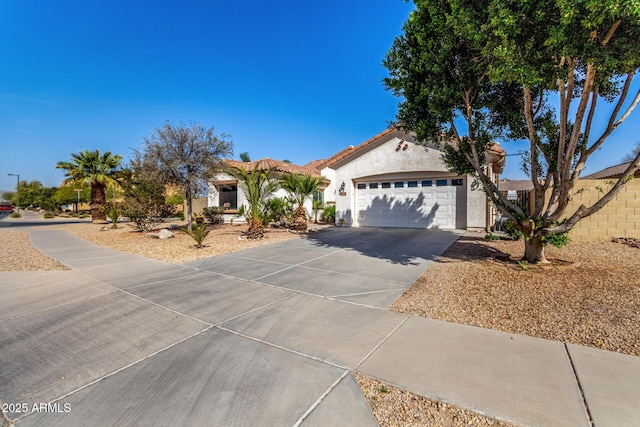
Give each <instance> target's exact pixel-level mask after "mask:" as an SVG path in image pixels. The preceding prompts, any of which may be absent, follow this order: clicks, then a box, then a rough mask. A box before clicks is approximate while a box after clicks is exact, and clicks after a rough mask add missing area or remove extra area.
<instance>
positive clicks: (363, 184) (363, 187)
mask: <svg viewBox="0 0 640 427" xmlns="http://www.w3.org/2000/svg"><path fill="white" fill-rule="evenodd" d="M365 188H367V184H365V183H362V182H361V183H358V190H364V189H365Z"/></svg>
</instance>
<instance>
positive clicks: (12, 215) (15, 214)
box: [9, 211, 22, 218]
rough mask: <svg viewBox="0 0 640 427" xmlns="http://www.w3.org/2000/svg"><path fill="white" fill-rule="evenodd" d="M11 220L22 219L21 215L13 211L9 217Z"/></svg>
mask: <svg viewBox="0 0 640 427" xmlns="http://www.w3.org/2000/svg"><path fill="white" fill-rule="evenodd" d="M9 216H10V217H11V218H22V214H21V213H20V212H18V211H15V212H13V213H11V215H9Z"/></svg>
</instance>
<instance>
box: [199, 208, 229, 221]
mask: <svg viewBox="0 0 640 427" xmlns="http://www.w3.org/2000/svg"><path fill="white" fill-rule="evenodd" d="M223 214H224V208H223V207H218V206H210V207H206V208H204V209H202V215H203V216H204V217H205V218H206V219H207V221H209V224H222V223H223V222H224V216H223Z"/></svg>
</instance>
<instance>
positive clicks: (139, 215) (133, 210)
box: [120, 170, 175, 231]
mask: <svg viewBox="0 0 640 427" xmlns="http://www.w3.org/2000/svg"><path fill="white" fill-rule="evenodd" d="M121 179H122V187H123V189H124V202H123V203H122V206H121V207H120V208H121V214H122V215H123V216H125V217H127V218H129V219H130V220H131V221H132V222H133V223H134V224H135V227H136V228H137V229H138V230H140V231H151V230H153V229H154V228H155V227H156V226H157V225H158V224H160V223H162V221H163V220H164V218H167V217H169V216H171V215H172V214H173V213H174V212H175V208H174V207H173V206H167V205H166V204H165V186H164V185H163V184H162V183H161V182H159V181H156V180H149V179H147V178H146V177H145V175H144V174H136V173H134V172H132V171H131V170H126V171H123V172H122V173H121Z"/></svg>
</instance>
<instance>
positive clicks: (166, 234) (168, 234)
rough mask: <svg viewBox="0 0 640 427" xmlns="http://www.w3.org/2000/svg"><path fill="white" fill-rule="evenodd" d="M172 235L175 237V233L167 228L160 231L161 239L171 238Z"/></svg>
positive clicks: (159, 236)
mask: <svg viewBox="0 0 640 427" xmlns="http://www.w3.org/2000/svg"><path fill="white" fill-rule="evenodd" d="M172 237H174V236H173V233H172V232H170V231H169V230H167V229H163V230H160V232H159V233H158V238H159V239H170V238H172Z"/></svg>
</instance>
